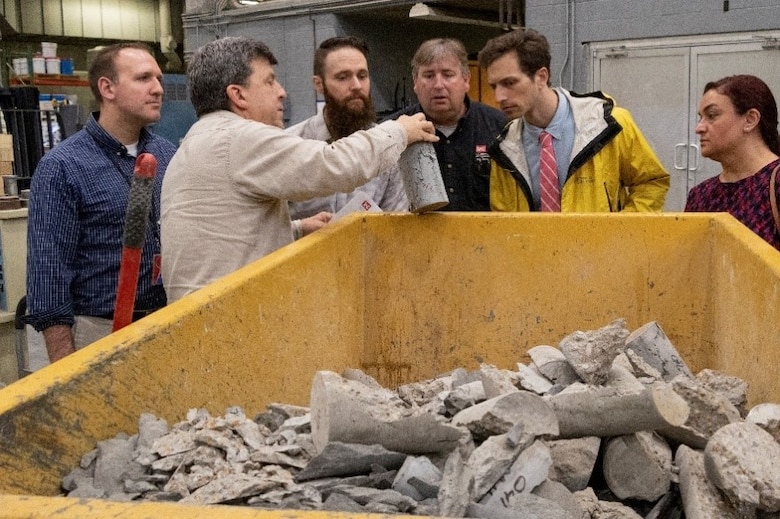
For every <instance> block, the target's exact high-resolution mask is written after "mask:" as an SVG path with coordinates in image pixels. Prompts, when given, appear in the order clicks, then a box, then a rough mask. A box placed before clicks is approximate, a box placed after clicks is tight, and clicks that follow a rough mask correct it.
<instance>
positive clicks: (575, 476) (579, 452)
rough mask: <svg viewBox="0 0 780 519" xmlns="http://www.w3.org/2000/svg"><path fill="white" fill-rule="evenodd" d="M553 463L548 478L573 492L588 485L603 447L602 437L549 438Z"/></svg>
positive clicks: (548, 443)
mask: <svg viewBox="0 0 780 519" xmlns="http://www.w3.org/2000/svg"><path fill="white" fill-rule="evenodd" d="M545 443H546V444H547V446H548V447H549V448H550V455H551V457H552V460H553V464H552V466H551V467H550V473H549V475H548V478H549V479H551V480H552V481H558V482H560V483H562V484H563V485H564V486H565V487H566V488H568V489H569V490H570V491H572V492H576V491H578V490H583V489H585V488H586V487H587V486H588V481H590V477H591V474H592V473H593V467H594V466H595V465H596V459H597V458H598V455H599V449H600V447H601V438H599V437H598V436H586V437H584V438H572V439H569V440H547V441H546V442H545Z"/></svg>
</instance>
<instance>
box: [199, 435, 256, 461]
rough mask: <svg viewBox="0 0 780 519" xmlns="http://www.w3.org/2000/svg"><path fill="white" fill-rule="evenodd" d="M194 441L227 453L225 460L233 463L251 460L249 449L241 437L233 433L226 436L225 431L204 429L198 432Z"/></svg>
mask: <svg viewBox="0 0 780 519" xmlns="http://www.w3.org/2000/svg"><path fill="white" fill-rule="evenodd" d="M193 438H194V440H195V442H196V443H198V444H203V445H209V446H211V447H216V448H218V449H220V450H222V451H224V452H225V459H226V460H227V461H229V462H232V463H242V462H244V461H248V460H249V449H247V448H246V445H244V442H243V440H242V439H241V437H240V436H238V435H236V434H234V433H233V432H232V431H231V432H230V433H229V434H226V433H225V432H224V431H218V430H212V429H202V430H200V431H196V432H195V434H194V436H193Z"/></svg>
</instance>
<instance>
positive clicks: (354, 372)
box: [341, 368, 384, 389]
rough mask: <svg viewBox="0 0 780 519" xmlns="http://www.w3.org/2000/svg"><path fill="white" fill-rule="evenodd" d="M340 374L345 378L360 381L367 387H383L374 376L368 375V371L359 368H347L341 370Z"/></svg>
mask: <svg viewBox="0 0 780 519" xmlns="http://www.w3.org/2000/svg"><path fill="white" fill-rule="evenodd" d="M341 376H342V377H343V378H344V379H345V380H351V381H353V382H360V383H361V384H363V385H364V386H366V387H369V388H371V389H384V388H383V387H382V384H380V383H379V382H377V381H376V379H375V378H374V377H372V376H371V375H369V374H368V373H366V372H365V371H363V370H360V369H355V368H347V369H345V370H344V371H342V372H341Z"/></svg>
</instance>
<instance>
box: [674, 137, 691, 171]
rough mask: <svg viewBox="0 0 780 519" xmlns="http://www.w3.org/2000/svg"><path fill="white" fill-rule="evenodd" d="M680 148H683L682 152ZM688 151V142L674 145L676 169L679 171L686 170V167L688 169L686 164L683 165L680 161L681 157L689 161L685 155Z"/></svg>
mask: <svg viewBox="0 0 780 519" xmlns="http://www.w3.org/2000/svg"><path fill="white" fill-rule="evenodd" d="M680 150H682V152H680ZM687 153H688V143H686V142H681V143H679V144H675V145H674V169H676V170H678V171H685V170H686V169H688V168H687V166H686V165H681V164H680V162H679V159H680V158H681V157H683V158H685V159H686V160H685V162H688V161H687V158H688V157H687V156H686V155H685V154H687Z"/></svg>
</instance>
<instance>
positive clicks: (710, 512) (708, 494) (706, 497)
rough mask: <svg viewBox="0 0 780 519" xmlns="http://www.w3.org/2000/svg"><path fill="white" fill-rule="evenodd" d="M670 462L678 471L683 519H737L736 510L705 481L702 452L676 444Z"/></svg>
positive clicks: (707, 480)
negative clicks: (671, 461)
mask: <svg viewBox="0 0 780 519" xmlns="http://www.w3.org/2000/svg"><path fill="white" fill-rule="evenodd" d="M674 462H675V464H676V465H677V468H678V469H679V471H680V495H681V497H682V502H683V508H684V509H685V517H686V519H711V518H713V517H717V518H719V519H738V518H739V514H737V511H736V510H735V509H734V508H733V507H732V506H731V505H730V504H729V502H728V501H727V500H726V498H725V497H724V496H723V494H722V493H721V492H720V491H719V490H718V488H717V487H716V486H715V485H714V484H713V483H712V482H710V480H709V478H707V474H706V472H705V469H704V453H703V452H702V451H700V450H694V449H691V448H690V447H688V446H687V445H680V446H679V447H678V448H677V452H676V454H675V457H674Z"/></svg>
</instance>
